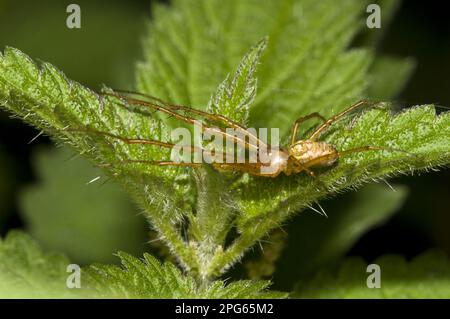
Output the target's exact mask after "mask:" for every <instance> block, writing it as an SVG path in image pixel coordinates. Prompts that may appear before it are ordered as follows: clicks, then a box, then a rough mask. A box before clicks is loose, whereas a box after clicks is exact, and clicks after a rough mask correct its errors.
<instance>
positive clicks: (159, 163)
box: [98, 160, 203, 167]
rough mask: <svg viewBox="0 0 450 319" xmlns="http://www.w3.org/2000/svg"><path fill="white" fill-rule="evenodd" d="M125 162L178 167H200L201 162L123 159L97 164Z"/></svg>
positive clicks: (106, 164) (111, 165)
mask: <svg viewBox="0 0 450 319" xmlns="http://www.w3.org/2000/svg"><path fill="white" fill-rule="evenodd" d="M127 164H148V165H157V166H180V167H200V166H202V165H203V164H202V163H185V162H172V161H147V160H123V161H120V162H117V163H114V164H113V163H105V164H100V165H98V166H99V167H113V166H115V165H127Z"/></svg>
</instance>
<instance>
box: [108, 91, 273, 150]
mask: <svg viewBox="0 0 450 319" xmlns="http://www.w3.org/2000/svg"><path fill="white" fill-rule="evenodd" d="M102 94H103V95H105V96H113V97H116V98H120V99H123V100H125V101H126V102H127V103H130V104H133V105H139V106H144V107H150V108H153V109H154V110H157V111H160V112H162V113H165V114H168V115H169V116H171V117H174V118H176V119H177V120H179V121H182V122H185V123H188V124H192V125H196V126H199V127H200V128H201V129H202V131H207V130H209V131H212V132H215V133H217V134H220V135H222V136H223V137H225V138H226V139H232V140H233V141H234V142H236V143H237V144H241V145H243V146H244V147H245V148H248V149H255V150H258V145H265V143H264V142H263V141H261V140H260V139H258V138H257V137H256V136H254V135H253V134H251V133H250V132H249V131H247V130H244V131H245V132H244V134H248V135H250V136H251V137H252V138H251V139H252V140H253V141H251V142H247V141H246V140H245V138H244V139H242V138H240V137H238V136H236V135H234V134H229V133H227V132H224V131H222V130H221V129H219V128H216V127H208V126H203V125H202V123H201V122H199V121H197V120H196V119H195V118H192V117H189V116H185V115H181V114H179V113H177V112H176V111H175V110H173V109H171V106H170V105H169V106H168V105H166V104H164V106H161V105H158V104H154V103H150V102H146V101H142V100H138V99H134V98H130V97H126V96H122V95H119V94H114V93H102ZM161 103H162V102H161ZM177 107H180V108H181V106H177ZM191 110H192V109H191ZM208 114H209V113H208Z"/></svg>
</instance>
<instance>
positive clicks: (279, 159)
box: [68, 90, 400, 178]
mask: <svg viewBox="0 0 450 319" xmlns="http://www.w3.org/2000/svg"><path fill="white" fill-rule="evenodd" d="M100 94H101V95H102V96H113V97H117V98H120V99H122V100H123V101H125V102H126V103H127V104H129V105H135V106H142V107H147V108H150V109H152V110H154V111H159V112H162V113H165V114H168V115H169V116H171V117H174V118H175V119H177V120H180V121H182V122H185V123H188V124H192V125H198V124H199V121H198V120H197V118H195V117H199V118H203V119H204V120H206V121H207V122H208V121H209V122H210V123H211V122H216V123H221V124H222V125H225V126H227V127H231V128H233V129H234V130H235V131H236V132H240V133H244V134H246V136H248V137H249V140H248V141H246V140H245V139H242V138H239V137H237V136H234V135H229V134H228V133H226V132H225V131H223V130H221V129H219V128H217V127H209V126H203V125H202V130H207V129H208V130H212V131H214V132H216V133H218V134H221V135H222V136H223V137H225V139H231V140H232V141H233V142H236V143H238V144H240V145H243V146H244V147H245V148H246V149H256V150H258V148H259V147H261V146H264V147H268V145H267V144H266V143H265V142H263V141H262V140H260V139H259V138H258V137H256V136H255V135H253V134H251V133H249V131H248V130H247V128H245V127H244V126H242V125H241V124H239V123H236V122H234V121H232V120H231V119H229V118H227V117H225V116H223V115H220V114H215V113H209V112H205V111H201V110H198V109H194V108H191V107H188V106H184V105H177V104H170V103H167V102H164V101H163V100H161V99H159V98H156V97H153V96H151V95H147V94H142V93H136V92H131V91H124V90H114V91H112V92H103V93H100ZM129 94H133V95H139V96H142V97H145V98H147V99H150V100H152V102H149V101H144V100H141V99H137V98H132V97H130V96H129ZM368 104H369V101H367V100H360V101H358V102H356V103H354V104H352V105H351V106H349V107H348V108H347V109H345V110H343V111H342V112H340V113H338V114H335V115H334V116H332V117H330V118H329V119H326V118H324V117H323V116H322V115H320V114H319V113H318V112H314V113H311V114H309V115H307V116H303V117H300V118H298V119H297V120H296V121H295V122H294V124H293V126H292V129H291V136H290V144H289V145H288V146H287V147H281V148H279V149H278V150H276V151H271V152H269V153H268V157H269V163H263V162H261V161H256V162H255V163H247V162H245V163H228V162H227V163H223V162H220V163H219V162H213V163H211V165H212V166H213V167H215V168H216V169H218V170H223V171H239V172H242V173H248V174H250V175H255V176H262V177H272V178H274V177H277V176H278V175H280V174H281V173H284V174H285V175H287V176H289V175H291V174H299V173H301V172H305V173H307V174H309V175H310V176H312V177H314V178H315V177H316V174H315V173H314V172H313V170H312V169H313V168H318V167H330V166H332V165H333V164H335V163H336V162H337V161H338V159H339V158H340V157H342V156H346V155H349V154H352V153H358V152H366V151H377V150H378V151H379V150H389V151H400V150H396V149H393V148H389V147H380V146H372V145H366V146H361V147H356V148H351V149H347V150H343V151H339V150H337V149H336V148H335V146H333V145H332V144H330V143H327V142H325V141H319V140H318V138H319V137H320V135H321V134H322V133H323V132H325V131H326V130H327V129H328V128H329V127H330V126H331V125H332V124H333V123H335V122H336V121H338V120H340V119H342V118H343V117H345V116H346V115H347V114H349V113H350V112H352V111H353V110H355V109H357V108H359V107H361V106H363V105H368ZM182 113H184V114H182ZM314 118H317V119H320V120H321V121H322V122H323V123H322V124H321V125H319V126H318V127H317V128H316V129H315V130H314V131H313V132H312V133H311V134H310V135H309V136H308V137H307V138H306V139H299V140H297V133H298V129H299V127H300V125H301V124H302V123H303V122H305V121H307V120H309V119H314ZM68 130H70V131H83V132H86V131H89V132H91V133H95V134H101V135H105V136H109V137H111V138H115V139H119V140H121V141H122V142H124V143H127V144H147V145H154V146H157V147H162V148H173V147H174V146H175V144H173V143H169V142H163V141H157V140H150V139H141V138H127V137H122V136H118V135H114V134H112V133H109V132H102V131H95V130H89V129H68ZM191 150H192V151H194V152H196V151H202V150H203V149H199V148H198V147H191ZM203 151H204V150H203ZM224 156H225V155H224ZM121 163H122V164H126V163H130V164H131V163H142V164H151V165H159V166H186V167H201V166H202V165H203V164H202V163H190V162H175V161H151V160H140V159H130V160H125V161H122V162H121ZM111 165H112V164H105V165H103V166H111ZM269 167H270V169H269Z"/></svg>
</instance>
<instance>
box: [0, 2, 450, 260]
mask: <svg viewBox="0 0 450 319" xmlns="http://www.w3.org/2000/svg"><path fill="white" fill-rule="evenodd" d="M93 2H94V1H90V3H89V2H88V1H77V3H78V4H80V5H81V7H82V8H85V7H96V8H97V10H96V14H97V15H96V20H94V18H93V17H91V16H89V13H88V12H87V11H86V12H84V13H83V22H82V23H83V27H82V29H80V30H67V29H66V28H63V29H64V30H61V31H55V28H54V27H53V25H56V24H59V23H65V22H64V21H65V18H66V16H67V15H66V13H65V8H66V6H67V4H68V3H69V2H67V1H57V2H56V1H39V5H38V4H37V2H36V3H34V2H32V1H28V2H24V1H0V20H1V21H0V47H1V48H2V49H3V48H4V46H5V45H10V46H13V47H17V48H20V49H21V50H23V51H24V52H26V53H27V54H29V55H30V56H32V57H36V58H39V59H41V60H45V61H50V62H51V63H52V64H54V65H56V66H57V67H58V68H60V69H62V70H64V72H65V73H66V74H67V76H68V77H69V78H72V79H74V80H77V81H80V82H81V83H83V84H86V85H88V86H91V87H92V88H94V89H98V88H99V87H100V85H101V84H102V83H105V84H107V85H109V86H112V87H121V88H127V87H131V86H132V84H133V69H134V64H133V63H134V62H133V61H135V60H136V59H138V58H139V56H140V37H142V36H143V34H144V33H145V19H146V18H148V17H149V16H150V9H149V8H150V6H149V4H148V0H143V1H138V0H134V1H126V4H125V1H108V2H101V1H95V4H93ZM121 7H123V8H125V7H126V10H123V11H121V10H118V8H119V9H120V8H121ZM58 10H59V11H58ZM52 12H53V13H52ZM54 12H60V15H61V16H58V15H57V14H55V13H54ZM115 12H120V15H117V13H115ZM47 14H48V16H47ZM99 17H100V18H99ZM59 19H62V20H59ZM53 20H54V21H53ZM98 20H100V21H98ZM33 25H36V26H39V27H34V28H33V27H32V26H33ZM111 28H112V29H113V30H111ZM60 29H61V28H60ZM30 30H33V33H32V34H30ZM52 44H54V45H52ZM117 44H119V46H118V45H117ZM379 51H380V52H382V53H388V54H392V55H396V56H411V57H414V58H415V59H416V61H417V69H416V71H415V73H414V75H413V77H412V79H411V80H410V81H409V83H408V85H407V86H406V88H405V90H404V92H403V93H402V94H401V96H399V97H398V101H399V102H400V103H401V104H404V105H415V104H426V103H436V104H438V105H440V106H441V107H440V108H439V110H440V111H443V110H445V109H448V108H449V107H450V87H449V85H448V83H449V81H448V78H449V76H450V16H449V13H448V10H446V6H445V2H444V1H426V2H422V1H421V2H419V1H404V2H403V3H402V5H401V8H400V9H399V11H398V12H397V15H396V16H395V17H394V20H393V21H392V23H391V25H390V29H389V30H387V31H386V30H385V37H384V38H383V40H382V42H381V44H380V46H379ZM86 70H88V71H86ZM117 74H120V76H119V77H118V76H117ZM37 133H38V131H36V130H35V129H33V128H31V127H28V126H26V125H25V124H23V123H22V122H21V121H19V120H15V119H11V118H10V117H9V115H8V114H6V113H4V112H0V149H1V151H3V154H5V156H4V157H5V158H4V159H3V162H2V164H1V165H8V167H9V169H8V170H7V174H11V175H12V176H13V178H12V179H10V180H11V181H12V182H10V184H9V185H2V187H1V191H3V192H7V193H8V196H7V197H6V198H8V199H9V200H7V201H6V202H4V203H2V209H4V210H8V211H9V212H10V214H9V215H8V217H7V219H6V220H5V221H4V222H3V223H2V224H0V233H1V235H4V234H5V233H6V232H7V231H8V230H9V229H12V228H18V227H22V226H23V221H22V220H21V218H20V215H19V212H18V208H17V203H16V193H17V191H19V190H20V189H21V187H23V186H24V185H26V184H28V183H30V182H32V181H34V180H35V176H34V173H33V171H32V169H31V160H30V154H31V152H32V151H33V149H34V148H36V147H39V145H41V144H50V141H49V139H48V138H47V137H45V136H42V137H40V138H38V139H37V140H36V141H35V142H34V143H32V144H31V145H28V144H27V143H28V141H29V140H30V139H32V138H33V137H34V136H35V135H36V134H37ZM449 181H450V170H449V169H445V168H443V169H441V170H440V171H437V172H428V173H426V174H425V173H424V174H422V175H421V176H415V177H401V178H395V179H394V180H393V181H392V183H394V184H406V185H408V186H409V188H410V194H409V197H408V199H407V201H406V203H405V204H404V205H403V207H402V208H401V209H400V211H399V212H398V213H397V214H395V215H394V217H393V218H391V219H390V220H389V221H387V223H386V224H384V225H383V226H380V227H378V228H376V229H373V230H371V231H370V232H368V233H366V234H365V235H364V236H363V237H362V238H361V239H360V240H359V242H358V243H357V244H356V245H355V246H354V247H353V248H352V250H351V251H350V253H349V254H350V255H358V256H363V257H364V258H366V259H367V260H373V259H374V258H376V257H378V256H380V255H382V254H386V253H398V254H402V255H405V256H406V257H407V258H410V257H412V256H415V255H417V254H419V253H421V252H423V251H424V250H426V249H428V248H430V247H439V248H441V249H442V250H444V251H446V252H447V253H448V254H449V255H450V234H449V232H448V229H449V225H450V208H449V198H450V187H449ZM298 222H301V220H300V218H295V219H294V220H293V221H292V225H290V226H289V228H295V224H296V223H298ZM288 232H289V231H288Z"/></svg>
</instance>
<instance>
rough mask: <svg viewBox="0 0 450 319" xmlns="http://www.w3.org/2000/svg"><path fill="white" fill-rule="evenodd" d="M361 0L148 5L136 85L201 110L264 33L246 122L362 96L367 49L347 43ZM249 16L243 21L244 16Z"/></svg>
mask: <svg viewBox="0 0 450 319" xmlns="http://www.w3.org/2000/svg"><path fill="white" fill-rule="evenodd" d="M364 4H365V2H364V1H355V0H344V1H341V3H340V4H339V6H337V5H336V3H335V1H332V0H324V1H314V0H283V1H272V0H249V1H239V0H231V1H226V2H224V1H220V0H211V1H209V0H200V1H199V0H186V1H185V0H183V1H173V3H172V5H171V6H170V7H167V6H164V5H158V4H155V6H154V16H155V17H154V19H153V21H152V23H151V24H150V25H149V33H148V36H147V37H146V38H145V44H144V49H145V50H144V51H145V52H144V61H143V62H141V63H140V64H139V65H138V69H137V71H138V72H137V87H138V89H139V91H142V92H146V93H150V94H152V95H155V96H158V97H161V98H163V99H165V100H168V101H171V102H176V103H184V104H188V105H192V106H195V107H197V108H199V109H205V108H206V107H207V105H208V101H210V97H211V93H212V92H214V91H216V88H217V87H218V86H219V84H220V83H222V82H223V79H225V78H226V76H227V74H228V73H229V72H230V70H232V69H234V68H236V66H237V65H238V63H239V60H240V59H241V57H242V56H244V55H245V54H246V53H247V52H248V49H249V48H250V47H252V46H253V45H254V44H255V43H256V42H257V41H258V40H259V39H261V38H263V37H265V36H269V43H268V47H267V49H266V50H265V52H264V56H263V57H262V61H261V64H260V66H259V67H258V95H257V96H256V98H255V102H254V103H253V105H252V106H251V108H250V121H249V125H250V126H251V127H279V128H280V130H281V132H282V135H286V134H287V132H288V131H289V129H290V127H289V126H290V125H291V123H292V122H293V121H294V120H295V118H297V117H299V116H302V115H306V114H309V113H311V112H314V111H316V110H321V111H322V112H323V113H324V114H323V115H324V116H330V115H332V114H333V113H335V112H337V111H339V110H342V109H343V108H344V107H345V106H347V105H349V104H350V103H351V102H354V101H355V100H357V99H358V98H360V97H361V96H363V95H364V89H365V88H366V86H367V85H368V78H367V76H366V72H367V69H368V67H369V66H370V64H371V61H372V57H371V54H370V53H369V52H368V51H366V50H362V49H354V50H349V51H348V50H347V47H348V45H349V44H350V42H351V40H352V38H353V36H354V35H355V34H356V32H357V31H358V29H359V25H360V23H359V21H360V18H361V16H362V14H363V11H364V10H363V9H364V8H365V6H364ZM250 21H251V23H250Z"/></svg>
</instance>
